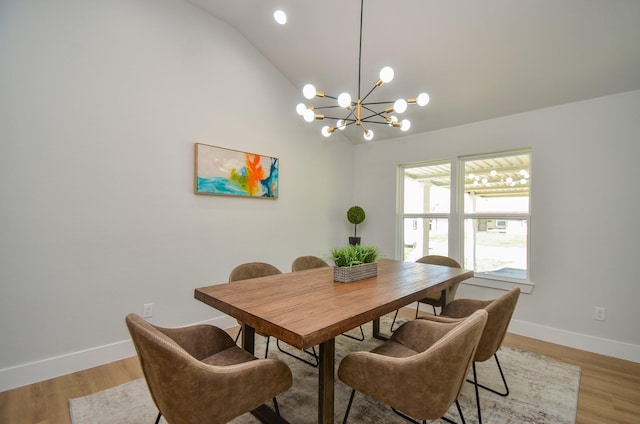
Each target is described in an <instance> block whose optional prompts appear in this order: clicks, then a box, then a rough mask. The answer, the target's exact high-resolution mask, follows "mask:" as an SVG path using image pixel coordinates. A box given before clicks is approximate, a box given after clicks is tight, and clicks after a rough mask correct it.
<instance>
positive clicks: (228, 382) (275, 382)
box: [125, 314, 293, 424]
mask: <svg viewBox="0 0 640 424" xmlns="http://www.w3.org/2000/svg"><path fill="white" fill-rule="evenodd" d="M125 321H126V323H127V327H128V328H129V332H130V333H131V338H132V339H133V344H134V346H135V348H136V351H137V353H138V358H139V359H140V364H141V365H142V371H143V372H144V377H145V379H146V381H147V386H148V387H149V391H150V392H151V397H152V398H153V401H154V402H155V404H156V406H157V407H158V410H159V413H158V418H157V419H156V424H157V423H158V422H159V420H160V417H161V416H163V415H164V417H165V419H166V420H167V422H170V423H171V424H200V423H205V422H206V423H226V422H227V421H230V420H231V419H233V418H235V417H237V416H239V415H242V414H244V413H246V412H249V411H252V410H253V409H256V408H257V407H259V406H260V405H262V404H263V403H265V402H268V401H270V400H271V399H273V401H274V405H275V409H276V412H277V413H278V415H279V411H278V406H277V405H278V404H277V401H276V398H275V396H276V395H279V394H280V393H282V392H284V391H286V390H288V389H289V388H290V387H291V385H292V381H293V380H292V376H291V370H290V369H289V367H288V366H287V365H286V364H285V363H284V362H282V361H279V360H277V359H256V358H255V357H254V356H253V355H251V354H250V353H248V352H246V351H244V350H242V349H241V348H239V347H238V346H236V344H235V343H234V342H233V339H232V338H231V337H230V336H229V335H228V334H227V333H226V332H225V331H223V330H221V329H219V328H218V327H214V326H212V325H194V326H190V327H184V328H160V327H156V326H154V325H151V324H149V323H148V322H147V321H145V320H144V319H142V318H141V317H140V316H138V315H135V314H129V315H127V317H126V320H125Z"/></svg>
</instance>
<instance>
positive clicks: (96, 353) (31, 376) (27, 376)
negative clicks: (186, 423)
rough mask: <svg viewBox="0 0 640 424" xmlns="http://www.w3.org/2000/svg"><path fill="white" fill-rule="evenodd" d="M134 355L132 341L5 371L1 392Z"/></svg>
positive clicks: (222, 322) (224, 322)
mask: <svg viewBox="0 0 640 424" xmlns="http://www.w3.org/2000/svg"><path fill="white" fill-rule="evenodd" d="M205 323H206V324H213V325H216V326H218V327H220V328H230V327H233V326H235V325H238V323H237V322H236V320H235V319H233V318H230V317H227V316H225V317H219V318H216V319H211V320H207V321H205V322H202V323H198V324H205ZM135 354H136V351H135V348H134V347H133V343H132V342H131V339H127V340H122V341H119V342H115V343H111V344H108V345H103V346H97V347H94V348H91V349H86V350H81V351H78V352H72V353H69V354H66V355H60V356H55V357H52V358H46V359H43V360H40V361H34V362H29V363H26V364H21V365H17V366H15V367H10V368H4V369H1V370H0V392H4V391H5V390H11V389H15V388H16V387H21V386H25V385H28V384H33V383H37V382H38V381H44V380H48V379H50V378H55V377H60V376H62V375H66V374H71V373H73V372H76V371H82V370H86V369H89V368H93V367H97V366H99V365H104V364H108V363H110V362H115V361H119V360H121V359H125V358H129V357H131V356H134V355H135Z"/></svg>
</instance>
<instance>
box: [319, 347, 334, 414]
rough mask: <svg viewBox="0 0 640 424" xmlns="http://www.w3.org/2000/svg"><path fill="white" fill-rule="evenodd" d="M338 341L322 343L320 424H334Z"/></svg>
mask: <svg viewBox="0 0 640 424" xmlns="http://www.w3.org/2000/svg"><path fill="white" fill-rule="evenodd" d="M335 360H336V340H335V339H330V340H327V341H326V342H323V343H320V369H319V371H318V424H330V423H331V424H333V415H334V382H335Z"/></svg>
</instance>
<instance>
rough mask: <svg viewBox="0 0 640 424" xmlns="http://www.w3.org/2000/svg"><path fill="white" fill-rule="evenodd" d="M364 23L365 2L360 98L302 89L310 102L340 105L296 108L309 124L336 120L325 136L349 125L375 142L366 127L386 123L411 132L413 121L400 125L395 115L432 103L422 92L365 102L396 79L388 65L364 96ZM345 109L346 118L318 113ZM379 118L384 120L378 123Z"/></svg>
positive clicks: (325, 128) (359, 48)
mask: <svg viewBox="0 0 640 424" xmlns="http://www.w3.org/2000/svg"><path fill="white" fill-rule="evenodd" d="M363 21H364V0H360V39H359V45H358V98H357V99H356V100H355V101H352V99H351V96H350V95H349V94H348V93H346V92H343V93H341V94H340V95H339V96H337V97H336V96H331V95H327V94H325V93H324V92H322V91H318V90H316V88H315V87H314V86H313V85H312V84H306V85H305V86H304V88H303V90H302V92H303V94H304V97H305V98H307V99H308V100H311V99H314V98H316V97H317V98H320V99H330V100H334V101H336V102H337V104H329V105H325V106H314V105H306V104H304V103H299V104H298V106H297V107H296V111H297V112H298V114H299V115H301V116H302V117H303V118H304V120H305V121H307V122H313V121H315V120H324V119H328V120H334V121H335V124H334V125H333V126H328V125H326V126H324V127H322V135H324V136H325V137H329V136H330V135H331V134H332V133H333V132H335V130H336V129H338V130H343V129H344V128H346V127H347V126H349V125H352V124H356V125H357V126H360V127H361V128H362V129H363V131H364V139H365V140H371V139H372V138H373V131H372V130H370V129H367V128H366V127H365V125H364V124H365V123H366V124H386V125H389V126H391V127H394V128H400V130H401V131H407V130H409V128H410V127H411V122H409V120H408V119H403V120H402V121H400V122H399V120H398V117H397V116H396V115H392V113H398V114H401V113H403V112H404V111H405V110H406V109H407V106H408V105H409V104H417V105H418V106H425V105H426V104H427V103H429V95H428V94H427V93H420V94H419V95H418V96H417V97H414V98H408V99H403V98H399V99H397V100H395V101H393V100H388V101H377V102H365V100H366V99H367V98H368V97H369V96H370V95H371V94H372V93H373V92H374V91H375V89H376V88H378V87H380V86H381V85H382V84H386V83H389V82H391V81H392V80H393V77H394V72H393V69H392V68H391V67H390V66H385V67H383V68H382V69H381V70H380V74H379V79H378V80H377V81H376V82H375V84H374V85H373V87H372V88H371V90H370V91H369V92H368V93H367V95H366V96H364V97H361V87H362V33H363V31H362V27H363ZM374 105H392V106H390V107H387V108H385V109H383V110H382V111H380V112H376V111H375V110H373V109H372V108H371V107H370V106H374ZM334 108H344V109H346V110H347V115H346V116H345V117H343V118H339V117H330V116H325V115H324V114H321V113H316V111H319V110H321V109H334ZM363 109H364V110H365V111H368V112H370V113H371V115H368V116H364V117H363V116H362V111H363ZM376 118H379V119H382V120H377V119H376Z"/></svg>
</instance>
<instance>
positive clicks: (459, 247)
mask: <svg viewBox="0 0 640 424" xmlns="http://www.w3.org/2000/svg"><path fill="white" fill-rule="evenodd" d="M525 154H526V155H528V156H529V174H530V175H531V174H533V172H532V162H533V161H532V156H533V152H532V149H530V148H521V149H516V150H504V151H498V152H491V153H483V154H474V155H464V156H456V157H451V158H446V159H436V160H427V161H420V162H413V163H408V164H401V165H398V167H397V178H396V181H397V191H396V192H397V193H398V195H397V205H396V211H397V214H396V216H397V220H396V221H397V224H396V257H398V258H401V259H404V220H405V219H415V218H417V219H433V218H442V219H448V221H449V224H448V227H449V234H448V238H449V239H448V243H449V244H448V250H449V256H450V257H452V258H454V259H456V260H458V261H459V262H460V263H464V222H465V220H466V219H496V220H497V219H505V220H509V219H515V220H522V219H524V220H526V221H527V238H526V248H527V253H526V256H527V257H526V261H527V270H526V278H525V279H519V278H509V277H505V276H497V275H491V274H483V273H478V274H475V275H474V278H472V279H469V280H466V281H465V284H470V285H477V286H482V287H491V288H498V289H503V290H509V289H511V288H513V287H520V289H521V290H522V291H523V292H524V293H531V291H532V290H533V287H534V285H535V284H534V283H533V282H532V279H531V251H532V214H531V210H532V204H533V200H532V199H533V189H532V183H531V181H532V179H531V178H530V179H529V201H528V211H527V212H517V213H497V212H488V213H487V212H481V213H466V212H465V211H464V196H465V191H464V181H465V169H464V164H465V162H467V161H472V160H481V159H492V158H500V157H508V156H517V155H525ZM443 164H448V165H449V166H450V172H451V175H450V178H451V184H450V192H451V199H450V205H449V206H450V207H449V213H429V212H427V213H406V214H405V213H404V195H405V193H404V177H405V171H406V170H407V169H410V168H416V167H422V166H425V167H426V166H434V165H443Z"/></svg>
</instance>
